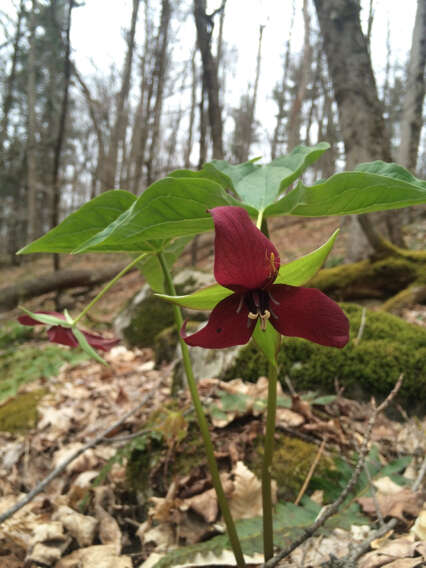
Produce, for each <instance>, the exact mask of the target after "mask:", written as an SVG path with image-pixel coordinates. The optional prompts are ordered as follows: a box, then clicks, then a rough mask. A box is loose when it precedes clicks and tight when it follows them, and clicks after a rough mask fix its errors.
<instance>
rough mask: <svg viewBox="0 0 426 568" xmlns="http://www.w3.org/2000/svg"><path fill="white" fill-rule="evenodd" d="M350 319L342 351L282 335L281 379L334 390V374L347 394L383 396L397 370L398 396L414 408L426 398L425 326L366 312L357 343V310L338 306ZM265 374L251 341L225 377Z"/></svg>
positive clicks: (302, 386)
mask: <svg viewBox="0 0 426 568" xmlns="http://www.w3.org/2000/svg"><path fill="white" fill-rule="evenodd" d="M342 308H343V309H344V311H345V312H346V314H347V316H348V317H349V320H350V324H351V337H352V340H351V341H350V342H349V344H348V345H347V346H346V347H345V348H344V349H332V348H327V347H322V346H320V345H316V344H314V343H310V342H308V341H305V340H303V339H297V338H290V337H289V338H284V341H283V344H282V348H281V350H280V352H279V354H278V363H279V366H280V379H281V381H282V383H284V377H285V375H286V374H287V375H288V376H290V378H291V380H292V381H293V382H294V384H295V387H296V388H297V389H300V390H303V389H314V390H318V389H320V390H322V391H324V392H334V382H335V379H336V378H337V379H338V380H339V383H340V384H341V385H343V386H344V387H345V388H346V390H345V394H347V395H358V396H364V397H366V398H369V397H370V396H371V395H374V396H377V397H378V398H383V397H384V396H385V395H387V394H388V393H389V390H390V389H391V388H392V386H393V385H394V384H395V382H396V380H397V379H398V377H399V375H400V374H401V373H404V382H403V385H402V388H401V391H400V393H399V395H398V397H399V400H400V401H402V402H404V403H406V404H408V405H409V406H410V407H411V408H413V409H414V410H415V409H416V407H417V406H418V405H419V403H421V402H420V401H424V400H425V396H426V330H425V329H423V328H421V327H419V326H415V325H411V324H409V323H407V322H405V321H404V320H402V319H400V318H398V317H396V316H393V315H391V314H387V313H383V312H373V311H369V310H367V312H366V323H365V327H364V331H363V334H362V338H361V341H360V342H359V344H356V342H354V341H353V338H355V337H356V335H357V333H358V330H359V327H360V322H361V313H362V308H361V307H360V306H357V305H355V304H342ZM262 374H267V364H266V362H265V360H264V358H263V356H262V355H261V354H260V353H259V352H258V350H257V348H256V347H255V346H254V345H253V344H249V345H248V346H247V347H246V348H245V349H243V350H242V351H241V353H240V354H239V356H238V358H237V361H236V363H235V365H234V366H233V368H232V369H230V370H229V371H228V372H227V373H226V376H225V378H226V379H233V378H236V377H242V378H243V379H245V380H250V381H256V380H257V378H258V377H259V376H260V375H262Z"/></svg>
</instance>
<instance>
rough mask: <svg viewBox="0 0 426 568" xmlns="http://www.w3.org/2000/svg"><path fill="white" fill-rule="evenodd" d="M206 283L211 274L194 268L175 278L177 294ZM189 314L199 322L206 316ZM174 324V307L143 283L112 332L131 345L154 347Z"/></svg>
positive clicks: (185, 292)
mask: <svg viewBox="0 0 426 568" xmlns="http://www.w3.org/2000/svg"><path fill="white" fill-rule="evenodd" d="M209 283H211V275H208V274H205V273H204V272H199V271H194V270H184V271H182V272H180V273H179V274H178V275H177V276H176V278H175V279H174V284H175V288H176V292H177V293H178V294H189V293H191V292H193V291H194V290H196V289H198V288H201V287H203V286H206V285H207V284H209ZM190 317H191V319H195V320H200V321H203V320H204V319H205V318H206V316H205V314H200V313H196V314H194V313H192V314H191V316H190ZM173 325H174V314H173V306H172V305H171V304H169V303H168V302H165V301H164V300H160V299H159V298H157V297H156V296H155V295H154V293H153V291H152V289H151V288H150V286H149V285H148V284H145V285H144V286H143V288H142V289H141V290H140V292H138V294H136V296H135V297H134V298H133V299H132V300H131V301H130V302H129V303H128V304H127V306H126V307H125V308H124V309H123V311H122V312H121V313H120V315H119V316H118V317H117V318H116V320H115V322H114V331H115V333H116V334H117V335H118V336H120V337H122V338H123V339H124V340H125V342H126V343H127V344H128V345H129V346H130V347H154V344H155V341H156V337H157V336H158V335H159V334H160V333H161V332H162V331H163V330H165V329H167V328H170V327H171V326H173ZM176 337H177V336H176ZM160 359H161V357H160Z"/></svg>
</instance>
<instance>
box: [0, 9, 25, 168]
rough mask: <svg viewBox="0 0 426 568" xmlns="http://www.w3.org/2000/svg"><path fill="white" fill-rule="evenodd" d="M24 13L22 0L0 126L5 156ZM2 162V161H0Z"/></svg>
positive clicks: (1, 147)
mask: <svg viewBox="0 0 426 568" xmlns="http://www.w3.org/2000/svg"><path fill="white" fill-rule="evenodd" d="M23 13H24V0H21V1H20V4H19V9H18V20H17V22H16V32H15V38H14V41H13V54H12V67H11V69H10V73H9V76H8V77H7V79H6V92H5V95H4V99H3V109H2V110H3V114H2V119H1V126H0V156H1V157H2V156H3V145H4V141H5V140H6V138H7V129H8V126H9V113H10V109H11V108H12V102H13V89H14V87H15V79H16V65H17V62H18V54H19V43H20V41H21V37H22V30H21V28H22V16H23ZM0 161H1V158H0ZM0 163H1V162H0Z"/></svg>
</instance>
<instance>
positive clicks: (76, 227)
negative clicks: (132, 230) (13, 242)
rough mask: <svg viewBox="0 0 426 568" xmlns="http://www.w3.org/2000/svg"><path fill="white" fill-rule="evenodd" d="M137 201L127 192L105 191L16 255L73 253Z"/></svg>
mask: <svg viewBox="0 0 426 568" xmlns="http://www.w3.org/2000/svg"><path fill="white" fill-rule="evenodd" d="M135 200H136V197H135V196H134V195H133V194H132V193H129V192H128V191H122V190H120V189H116V190H113V191H106V192H105V193H102V194H101V195H99V196H98V197H95V198H94V199H92V200H91V201H89V202H88V203H86V204H85V205H83V206H82V207H80V209H78V210H77V211H75V212H74V213H71V215H69V216H68V217H67V218H66V219H65V220H64V221H62V223H60V224H59V225H58V226H57V227H55V228H53V229H52V230H51V231H49V232H48V233H46V234H45V235H43V236H42V237H40V238H39V239H37V240H36V241H34V242H32V243H30V244H28V245H27V246H25V247H24V248H22V249H21V250H20V251H18V253H17V254H30V253H33V252H57V253H60V252H72V251H73V250H74V249H75V248H77V247H78V246H80V245H81V244H82V243H84V242H85V241H87V240H88V239H89V238H91V237H92V236H93V235H95V234H96V233H98V232H99V231H101V230H102V229H104V228H105V227H107V226H108V225H109V224H110V223H112V222H113V221H114V220H115V219H117V217H119V216H120V215H121V214H122V213H123V212H124V211H126V210H127V209H128V208H129V207H130V206H131V205H132V204H133V202H134V201H135Z"/></svg>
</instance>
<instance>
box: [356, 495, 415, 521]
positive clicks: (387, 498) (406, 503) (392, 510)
mask: <svg viewBox="0 0 426 568" xmlns="http://www.w3.org/2000/svg"><path fill="white" fill-rule="evenodd" d="M376 499H377V502H378V504H379V508H380V511H381V513H382V515H383V517H384V518H386V517H394V518H396V519H399V520H400V521H402V522H404V523H406V522H407V519H406V518H405V516H404V513H405V514H408V515H409V516H410V517H417V515H418V514H419V512H420V502H419V496H418V495H417V494H416V493H414V492H413V491H412V490H411V489H409V488H408V487H404V489H401V490H400V491H399V492H398V493H393V494H391V495H383V494H381V493H379V492H378V493H377V494H376ZM358 503H359V504H360V505H361V507H362V509H363V511H364V512H365V513H367V514H368V515H372V516H375V515H376V506H375V503H374V501H373V498H372V497H361V498H360V499H358Z"/></svg>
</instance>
